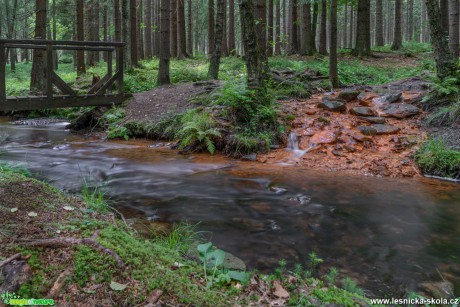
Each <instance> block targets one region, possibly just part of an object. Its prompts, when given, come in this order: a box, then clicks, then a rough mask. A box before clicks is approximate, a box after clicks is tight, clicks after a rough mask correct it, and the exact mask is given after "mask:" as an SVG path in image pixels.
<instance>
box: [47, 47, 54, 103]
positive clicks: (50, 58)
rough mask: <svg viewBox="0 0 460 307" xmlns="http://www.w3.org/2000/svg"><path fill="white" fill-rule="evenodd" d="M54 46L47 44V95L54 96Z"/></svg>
mask: <svg viewBox="0 0 460 307" xmlns="http://www.w3.org/2000/svg"><path fill="white" fill-rule="evenodd" d="M53 71H54V69H53V46H51V45H47V46H46V96H47V97H49V98H51V97H53Z"/></svg>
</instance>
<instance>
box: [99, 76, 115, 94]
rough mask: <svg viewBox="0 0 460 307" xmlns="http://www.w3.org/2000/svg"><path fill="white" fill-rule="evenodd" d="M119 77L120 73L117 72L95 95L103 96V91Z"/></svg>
mask: <svg viewBox="0 0 460 307" xmlns="http://www.w3.org/2000/svg"><path fill="white" fill-rule="evenodd" d="M119 77H120V71H117V72H116V73H115V74H114V75H113V76H112V77H110V79H109V80H108V81H107V82H106V83H105V84H104V85H103V86H102V87H101V88H100V89H99V90H97V92H96V95H103V94H104V93H105V91H106V90H107V89H108V88H109V86H111V85H112V84H113V82H115V80H117V79H118V78H119Z"/></svg>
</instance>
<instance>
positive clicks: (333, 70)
mask: <svg viewBox="0 0 460 307" xmlns="http://www.w3.org/2000/svg"><path fill="white" fill-rule="evenodd" d="M330 13H331V15H330V28H331V40H330V43H329V45H330V48H329V80H330V83H331V87H332V88H337V87H339V75H338V69H337V0H331V12H330Z"/></svg>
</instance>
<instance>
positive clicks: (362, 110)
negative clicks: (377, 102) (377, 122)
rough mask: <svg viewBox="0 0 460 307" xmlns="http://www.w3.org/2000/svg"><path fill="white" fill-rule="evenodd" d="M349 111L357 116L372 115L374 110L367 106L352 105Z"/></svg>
mask: <svg viewBox="0 0 460 307" xmlns="http://www.w3.org/2000/svg"><path fill="white" fill-rule="evenodd" d="M351 113H353V114H355V115H358V116H374V115H375V111H374V110H373V109H372V108H369V107H354V108H353V109H351Z"/></svg>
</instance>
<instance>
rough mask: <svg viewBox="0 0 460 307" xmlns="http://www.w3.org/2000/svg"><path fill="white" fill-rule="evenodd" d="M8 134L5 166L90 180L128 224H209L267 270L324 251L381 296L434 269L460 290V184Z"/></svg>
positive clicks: (59, 131)
mask: <svg viewBox="0 0 460 307" xmlns="http://www.w3.org/2000/svg"><path fill="white" fill-rule="evenodd" d="M0 127H1V132H2V134H5V133H6V134H7V137H6V139H5V140H4V142H3V143H2V144H1V146H2V151H5V154H4V155H3V156H2V157H1V158H2V159H3V160H8V161H13V162H22V163H26V164H27V166H28V167H29V168H31V170H32V171H34V172H35V173H37V174H38V175H39V176H40V177H43V178H46V179H47V180H48V181H50V182H51V183H53V184H54V185H56V186H58V187H60V188H63V189H65V190H67V191H70V192H78V191H79V190H80V185H81V182H82V177H83V176H88V175H89V174H91V178H92V180H93V181H98V182H104V183H106V184H107V187H108V191H109V195H110V197H111V199H112V200H113V201H116V203H117V205H118V207H119V208H120V209H121V210H123V211H124V212H126V213H129V214H131V215H142V216H145V217H150V218H152V219H155V218H159V219H160V220H161V221H166V222H178V221H188V222H191V223H197V222H201V224H200V229H201V230H207V231H210V232H211V233H212V241H213V242H214V243H215V244H216V245H218V246H219V247H221V248H223V249H226V250H228V251H230V252H232V253H234V254H235V255H237V256H239V257H240V258H242V259H244V260H245V261H246V262H247V264H248V266H249V267H250V268H258V269H259V270H270V269H273V267H274V266H276V265H277V262H278V260H279V259H281V258H283V259H286V260H287V261H288V263H291V264H293V263H306V262H307V255H308V253H309V252H310V251H315V252H316V253H317V254H318V255H319V256H320V257H321V258H323V259H325V260H326V264H327V265H329V266H330V265H333V266H336V267H338V268H340V270H341V271H342V272H344V273H345V274H347V275H349V276H352V277H356V278H357V279H358V280H359V281H360V283H361V285H362V286H363V287H365V288H370V289H372V290H373V291H374V294H376V295H378V294H382V293H388V292H389V293H402V292H404V291H405V290H406V289H415V288H416V286H417V284H418V283H420V282H423V281H433V280H439V278H440V277H439V275H438V273H437V272H436V270H439V271H441V272H442V274H443V275H444V276H447V277H448V278H450V279H451V281H453V282H456V283H457V287H458V284H459V278H460V276H459V274H458V270H459V269H460V266H459V262H460V261H459V259H458V257H459V255H460V186H459V185H455V184H451V183H446V182H439V181H431V180H424V181H417V180H389V179H379V178H368V177H353V176H349V175H346V176H345V175H339V174H336V173H321V172H314V171H309V170H304V169H298V168H296V167H294V166H280V165H272V166H270V165H261V164H254V163H249V162H248V163H241V162H238V161H233V160H227V159H224V158H219V157H212V158H210V157H209V156H207V155H196V156H180V155H177V154H176V153H175V152H173V151H169V150H166V149H152V148H148V146H147V143H145V142H139V143H121V142H105V143H104V142H97V141H93V142H88V141H85V142H83V141H82V140H81V138H78V137H75V136H72V135H70V134H69V133H68V132H66V131H64V130H63V128H62V127H51V128H36V127H34V128H30V127H12V126H6V125H3V126H0ZM284 189H286V190H287V191H285V190H284ZM456 272H457V273H456ZM380 292H381V293H380ZM459 294H460V293H458V288H457V295H459Z"/></svg>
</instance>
